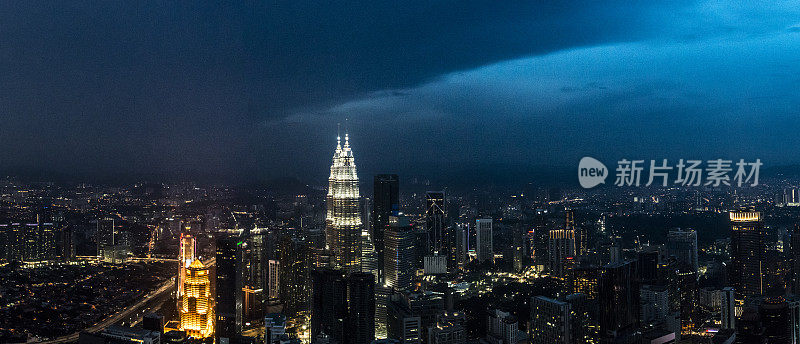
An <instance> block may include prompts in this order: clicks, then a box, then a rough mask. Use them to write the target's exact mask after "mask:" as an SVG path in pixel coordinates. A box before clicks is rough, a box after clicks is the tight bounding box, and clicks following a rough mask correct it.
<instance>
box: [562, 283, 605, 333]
mask: <svg viewBox="0 0 800 344" xmlns="http://www.w3.org/2000/svg"><path fill="white" fill-rule="evenodd" d="M564 299H565V300H564V301H566V302H567V303H569V309H570V328H571V333H572V342H573V343H587V344H594V343H596V342H597V340H598V335H597V332H598V330H599V328H598V327H599V325H598V323H597V320H596V319H595V316H594V314H595V311H594V309H595V307H594V302H593V301H592V300H590V299H589V298H588V297H587V296H586V294H581V293H576V294H570V295H567V297H565V298H564Z"/></svg>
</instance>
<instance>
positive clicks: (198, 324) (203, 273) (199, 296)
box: [179, 259, 214, 338]
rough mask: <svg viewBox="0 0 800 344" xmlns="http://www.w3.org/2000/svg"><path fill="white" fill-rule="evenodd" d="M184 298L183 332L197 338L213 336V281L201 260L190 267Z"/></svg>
mask: <svg viewBox="0 0 800 344" xmlns="http://www.w3.org/2000/svg"><path fill="white" fill-rule="evenodd" d="M183 290H184V294H183V298H182V303H181V307H180V308H179V310H180V316H181V330H183V331H186V334H187V335H189V336H191V337H195V338H206V337H209V336H211V334H212V332H213V330H214V329H213V326H214V316H213V307H212V306H213V305H212V304H211V281H210V280H209V273H208V268H206V267H205V266H204V265H203V263H202V262H201V261H200V259H196V260H195V261H193V262H192V263H191V264H189V266H188V267H186V272H185V274H184V278H183Z"/></svg>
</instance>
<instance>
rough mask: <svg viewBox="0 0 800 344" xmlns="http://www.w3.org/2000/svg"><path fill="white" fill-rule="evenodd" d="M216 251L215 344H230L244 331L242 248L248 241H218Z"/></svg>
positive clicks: (227, 239) (234, 239) (230, 237)
mask: <svg viewBox="0 0 800 344" xmlns="http://www.w3.org/2000/svg"><path fill="white" fill-rule="evenodd" d="M216 243H217V252H216V263H217V268H216V271H217V278H216V288H215V291H216V297H215V298H214V301H215V302H216V311H215V312H214V313H215V316H216V323H215V329H214V337H215V338H216V340H215V342H216V343H220V344H227V343H229V342H230V340H231V338H235V337H236V336H238V335H240V334H241V332H242V317H243V310H244V300H243V291H242V288H243V287H244V276H243V271H242V270H243V269H241V265H242V264H241V257H242V255H241V246H242V245H244V240H243V239H241V238H239V237H236V236H228V237H221V238H218V239H217V241H216Z"/></svg>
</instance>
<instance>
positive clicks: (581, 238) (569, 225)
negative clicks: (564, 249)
mask: <svg viewBox="0 0 800 344" xmlns="http://www.w3.org/2000/svg"><path fill="white" fill-rule="evenodd" d="M564 213H565V214H566V221H565V224H564V229H566V230H567V231H573V232H574V233H575V254H576V255H578V256H580V255H582V254H583V253H584V252H585V251H586V247H587V237H586V232H585V231H584V230H583V228H578V227H576V226H575V211H574V210H572V209H569V208H567V209H566V210H565V211H564Z"/></svg>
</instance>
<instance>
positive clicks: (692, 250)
mask: <svg viewBox="0 0 800 344" xmlns="http://www.w3.org/2000/svg"><path fill="white" fill-rule="evenodd" d="M667 252H668V253H669V255H671V256H675V259H677V261H678V263H681V264H684V265H686V266H689V267H690V268H692V271H697V269H698V263H697V232H696V231H694V230H692V229H689V230H681V229H680V228H679V229H675V230H671V231H669V232H667Z"/></svg>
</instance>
